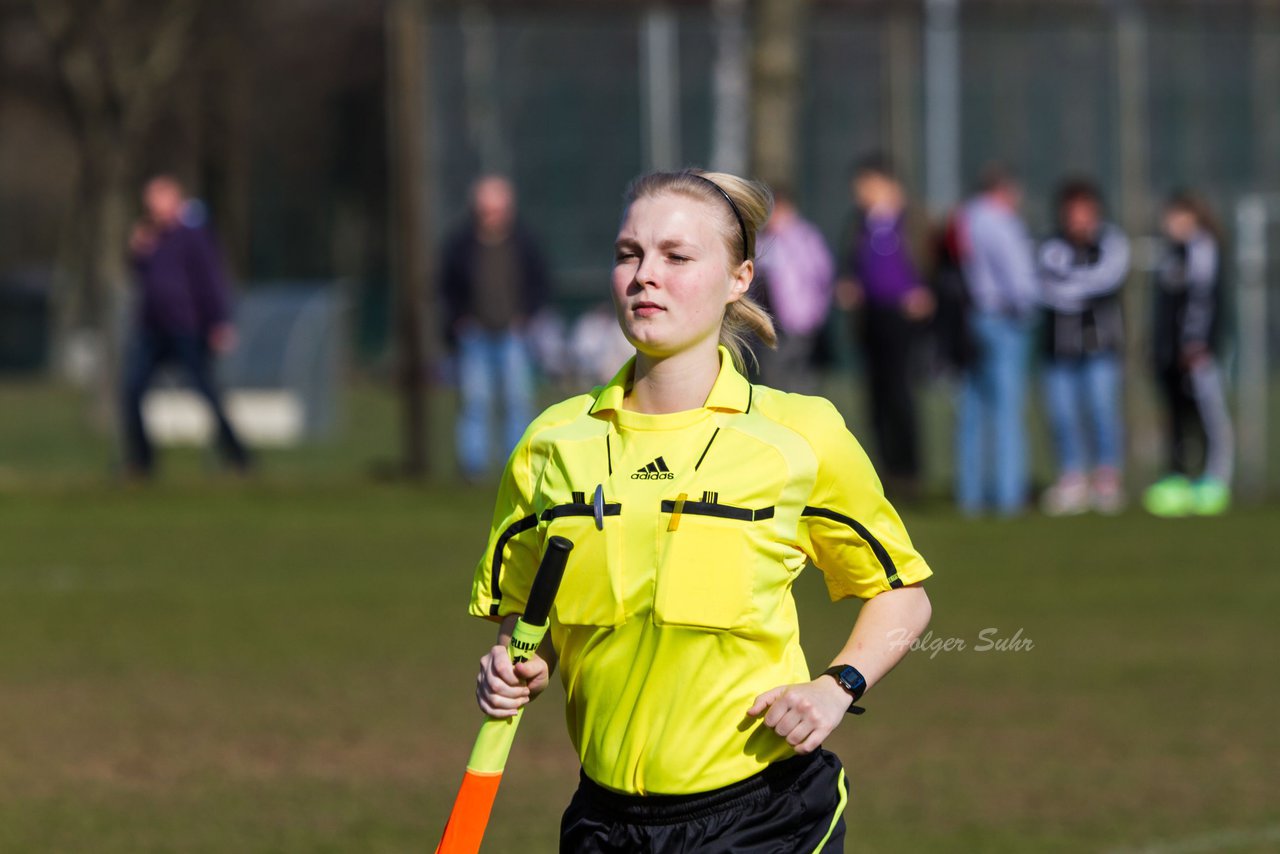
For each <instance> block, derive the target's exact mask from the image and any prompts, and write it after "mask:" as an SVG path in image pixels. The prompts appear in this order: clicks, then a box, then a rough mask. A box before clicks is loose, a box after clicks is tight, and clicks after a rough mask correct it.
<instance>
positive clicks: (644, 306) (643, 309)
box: [631, 300, 666, 317]
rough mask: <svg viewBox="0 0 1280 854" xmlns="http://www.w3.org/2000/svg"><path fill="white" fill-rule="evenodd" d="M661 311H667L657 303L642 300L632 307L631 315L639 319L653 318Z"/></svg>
mask: <svg viewBox="0 0 1280 854" xmlns="http://www.w3.org/2000/svg"><path fill="white" fill-rule="evenodd" d="M660 311H666V309H665V308H663V307H662V306H660V305H658V304H657V303H656V302H649V301H648V300H641V301H640V302H638V303H635V304H633V305H632V306H631V313H632V314H635V315H637V316H639V317H652V316H653V315H655V314H657V313H658V312H660Z"/></svg>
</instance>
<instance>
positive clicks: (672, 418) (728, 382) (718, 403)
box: [591, 346, 751, 429]
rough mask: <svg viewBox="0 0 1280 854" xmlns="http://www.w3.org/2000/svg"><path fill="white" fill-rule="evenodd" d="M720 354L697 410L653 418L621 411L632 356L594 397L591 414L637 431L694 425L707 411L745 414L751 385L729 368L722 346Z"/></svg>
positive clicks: (632, 367) (632, 370) (730, 359)
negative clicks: (711, 382)
mask: <svg viewBox="0 0 1280 854" xmlns="http://www.w3.org/2000/svg"><path fill="white" fill-rule="evenodd" d="M719 350H720V373H719V375H718V376H716V381H715V384H714V385H712V386H711V393H710V394H709V395H707V402H706V403H704V404H702V408H701V409H691V410H687V411H686V412H671V413H663V414H661V415H653V414H649V413H644V412H631V411H629V410H626V409H623V408H622V401H623V399H624V398H625V397H626V395H627V387H628V386H630V385H631V382H632V378H633V376H634V374H635V367H636V360H635V357H634V356H632V357H631V358H630V359H628V360H627V363H626V364H625V365H623V366H622V367H621V368H620V369H619V370H618V372H617V373H616V374H614V376H613V379H611V380H609V382H608V383H607V384H606V385H605V386H604V387H603V388H601V389H600V391H599V392H598V393H597V394H596V400H595V403H593V404H592V405H591V414H592V415H595V414H597V413H610V412H611V413H612V414H613V419H614V420H615V421H616V422H617V423H618V424H619V425H621V426H628V427H636V428H640V429H645V428H648V429H663V428H665V429H671V428H676V427H680V426H684V425H685V424H686V423H692V422H694V421H698V420H700V419H701V418H703V417H705V416H706V415H707V414H708V410H719V411H721V412H746V411H747V407H748V406H749V405H750V403H751V383H749V382H747V379H746V377H744V376H743V375H742V374H740V373H738V370H737V369H736V368H735V367H734V366H733V357H732V356H730V355H729V351H728V350H726V349H725V348H724V347H723V346H721V347H720V348H719Z"/></svg>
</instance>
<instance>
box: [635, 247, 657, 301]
mask: <svg viewBox="0 0 1280 854" xmlns="http://www.w3.org/2000/svg"><path fill="white" fill-rule="evenodd" d="M660 264H661V256H659V255H657V254H654V253H652V252H647V253H645V254H644V255H642V256H641V258H640V263H639V264H636V272H635V275H634V276H633V277H632V279H631V288H630V289H629V290H630V291H631V293H632V294H635V293H639V292H640V291H641V290H644V289H646V288H657V287H661V286H660V285H659V284H658V278H657V277H658V267H659V265H660Z"/></svg>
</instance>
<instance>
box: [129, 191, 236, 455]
mask: <svg viewBox="0 0 1280 854" xmlns="http://www.w3.org/2000/svg"><path fill="white" fill-rule="evenodd" d="M142 202H143V207H144V208H145V211H146V215H145V217H144V218H143V219H142V221H140V222H139V223H137V224H136V225H135V226H134V228H133V233H132V235H131V236H130V238H129V252H130V256H131V259H132V262H133V270H134V274H135V278H136V280H137V285H138V301H137V316H136V318H135V329H134V335H133V338H132V340H131V341H130V344H129V348H128V351H127V353H126V356H125V370H124V388H123V397H124V400H123V414H124V446H125V448H124V450H125V471H126V474H127V475H129V476H130V477H149V476H150V475H151V474H152V472H153V470H154V468H155V455H154V452H153V450H152V446H151V441H150V439H149V438H148V437H147V431H146V426H145V424H144V423H143V420H142V399H143V397H144V396H145V395H146V393H147V388H148V386H149V385H150V384H151V378H152V376H153V375H154V374H155V371H156V369H157V368H159V367H161V366H162V365H165V364H169V363H173V364H177V365H179V366H180V367H181V368H182V369H183V370H184V371H185V372H186V374H187V377H188V379H190V381H191V383H192V385H194V386H195V389H196V391H198V392H199V393H200V395H201V396H202V397H204V399H205V400H206V401H207V402H208V404H209V407H210V409H212V410H213V416H214V420H215V421H216V422H217V428H218V448H219V450H220V451H221V453H222V455H223V457H224V459H225V460H226V461H227V462H228V463H229V464H230V465H231V466H232V467H233V468H235V469H236V470H237V471H241V472H243V471H245V470H246V469H247V468H248V466H249V454H248V451H247V450H246V449H245V447H244V445H243V444H242V443H241V442H240V440H239V438H238V437H237V436H236V433H235V430H233V429H232V427H231V422H230V421H228V420H227V415H226V411H225V410H224V409H223V406H222V401H221V399H220V397H219V394H218V389H217V386H216V385H215V383H214V379H213V357H214V356H215V355H218V354H221V353H226V352H228V351H230V350H231V349H232V348H234V347H235V344H236V334H235V327H233V326H232V325H231V289H230V287H229V286H228V284H227V279H226V274H225V272H224V269H223V265H222V259H221V258H220V257H219V252H218V248H217V246H216V245H215V243H214V240H213V237H212V235H211V234H210V233H209V231H208V230H207V229H206V228H204V227H203V226H202V224H201V223H200V222H199V221H197V220H196V219H193V218H192V217H190V216H188V215H187V214H189V212H190V211H191V210H192V208H191V207H190V205H189V204H188V201H187V199H186V198H185V197H184V195H183V190H182V185H181V184H180V183H179V182H178V180H177V179H176V178H174V177H172V176H170V175H158V176H156V177H154V178H152V179H151V180H150V181H148V182H147V184H146V186H145V188H144V189H143V193H142Z"/></svg>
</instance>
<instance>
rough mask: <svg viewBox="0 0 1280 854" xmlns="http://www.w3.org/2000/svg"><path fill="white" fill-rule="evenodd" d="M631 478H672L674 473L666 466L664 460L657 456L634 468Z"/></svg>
mask: <svg viewBox="0 0 1280 854" xmlns="http://www.w3.org/2000/svg"><path fill="white" fill-rule="evenodd" d="M631 479H632V480H673V479H675V475H674V474H672V473H671V469H669V468H667V462H666V460H664V459H662V457H658V458H657V459H656V460H654V461H653V462H651V463H649V465H647V466H641V467H640V468H638V469H636V473H635V474H633V475H631Z"/></svg>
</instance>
